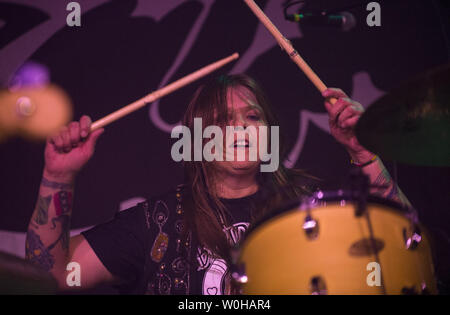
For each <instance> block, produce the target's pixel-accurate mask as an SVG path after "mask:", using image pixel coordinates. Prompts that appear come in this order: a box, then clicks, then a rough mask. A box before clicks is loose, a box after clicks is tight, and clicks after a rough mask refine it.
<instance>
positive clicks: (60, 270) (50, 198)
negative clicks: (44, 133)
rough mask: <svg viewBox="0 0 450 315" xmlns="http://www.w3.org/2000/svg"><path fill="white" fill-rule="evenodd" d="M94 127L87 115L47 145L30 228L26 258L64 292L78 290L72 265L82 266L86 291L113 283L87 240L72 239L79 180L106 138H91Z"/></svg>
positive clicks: (98, 133) (83, 285)
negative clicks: (70, 282)
mask: <svg viewBox="0 0 450 315" xmlns="http://www.w3.org/2000/svg"><path fill="white" fill-rule="evenodd" d="M90 124H91V122H90V119H89V117H87V116H83V117H82V118H81V120H80V122H79V123H78V122H72V123H71V124H70V125H69V126H68V127H64V128H63V129H62V131H61V132H60V133H59V134H58V135H55V136H54V137H52V138H51V139H48V140H47V145H46V148H45V168H44V172H43V177H42V181H41V186H40V189H39V196H38V200H37V202H36V207H35V209H34V212H33V215H32V217H31V220H30V223H29V225H28V231H27V237H26V243H25V254H26V259H27V260H29V261H31V262H32V263H34V264H36V265H38V266H39V267H41V268H42V269H44V270H46V271H48V272H50V273H52V275H53V276H54V277H55V279H56V280H57V282H58V285H59V288H60V289H71V288H75V289H80V288H77V287H68V285H67V283H66V277H67V275H68V274H69V273H70V271H71V270H69V271H67V270H66V268H67V265H68V263H70V262H77V263H78V264H79V265H80V269H81V277H80V278H81V286H82V288H88V287H92V286H94V285H96V284H98V283H100V282H111V281H113V280H114V279H113V276H112V275H111V274H110V273H109V271H108V270H107V269H106V268H105V267H104V266H103V264H102V263H101V262H100V260H99V259H98V257H97V256H96V255H95V253H94V251H93V250H92V248H91V247H90V246H89V244H88V242H87V241H86V240H85V239H84V237H83V236H82V235H78V236H75V237H73V238H70V235H69V233H70V218H71V215H72V201H73V195H74V189H73V187H74V180H75V175H76V174H77V172H78V171H79V170H80V169H81V167H82V166H83V165H84V164H86V162H87V161H88V160H89V158H90V157H91V156H92V154H93V151H94V146H95V142H96V140H97V138H98V137H99V135H100V134H101V133H102V130H99V131H96V132H94V133H91V134H90V133H89V130H90Z"/></svg>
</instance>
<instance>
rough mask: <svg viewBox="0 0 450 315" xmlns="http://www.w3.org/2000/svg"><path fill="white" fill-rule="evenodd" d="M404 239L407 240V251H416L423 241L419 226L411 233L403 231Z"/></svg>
mask: <svg viewBox="0 0 450 315" xmlns="http://www.w3.org/2000/svg"><path fill="white" fill-rule="evenodd" d="M403 238H404V240H405V245H406V249H408V250H414V249H416V248H417V246H419V244H420V242H421V241H422V234H421V233H420V229H419V227H418V226H414V227H413V228H412V229H411V230H410V231H407V229H403Z"/></svg>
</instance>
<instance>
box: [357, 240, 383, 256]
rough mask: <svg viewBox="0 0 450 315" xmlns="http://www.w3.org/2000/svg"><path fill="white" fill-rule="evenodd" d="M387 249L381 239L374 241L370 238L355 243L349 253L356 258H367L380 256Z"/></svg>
mask: <svg viewBox="0 0 450 315" xmlns="http://www.w3.org/2000/svg"><path fill="white" fill-rule="evenodd" d="M384 247H385V244H384V241H382V240H381V239H377V238H376V239H374V240H373V241H372V240H370V239H368V238H363V239H360V240H359V241H356V242H354V243H353V244H352V245H351V246H350V249H349V251H348V253H349V255H350V256H354V257H365V256H366V257H367V256H372V255H375V254H378V253H379V252H381V251H382V250H383V248H384Z"/></svg>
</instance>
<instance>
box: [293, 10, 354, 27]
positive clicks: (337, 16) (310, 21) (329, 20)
mask: <svg viewBox="0 0 450 315" xmlns="http://www.w3.org/2000/svg"><path fill="white" fill-rule="evenodd" d="M285 17H286V20H289V21H292V22H297V23H300V24H303V25H311V26H329V27H337V28H341V29H342V30H343V31H345V32H346V31H349V30H351V29H352V28H353V27H355V25H356V19H355V16H354V15H353V14H351V13H350V12H339V13H327V12H324V11H323V12H320V13H313V12H305V13H300V12H299V13H297V14H287V15H286V16H285Z"/></svg>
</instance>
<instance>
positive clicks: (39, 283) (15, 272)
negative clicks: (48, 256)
mask: <svg viewBox="0 0 450 315" xmlns="http://www.w3.org/2000/svg"><path fill="white" fill-rule="evenodd" d="M56 289H57V284H56V280H55V279H54V278H53V277H52V276H51V275H50V274H49V273H46V272H45V271H42V270H41V269H39V268H38V267H36V266H34V265H33V264H31V263H30V262H27V261H25V260H24V259H21V258H19V257H16V256H13V255H10V254H6V253H2V252H0V294H54V293H56Z"/></svg>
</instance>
